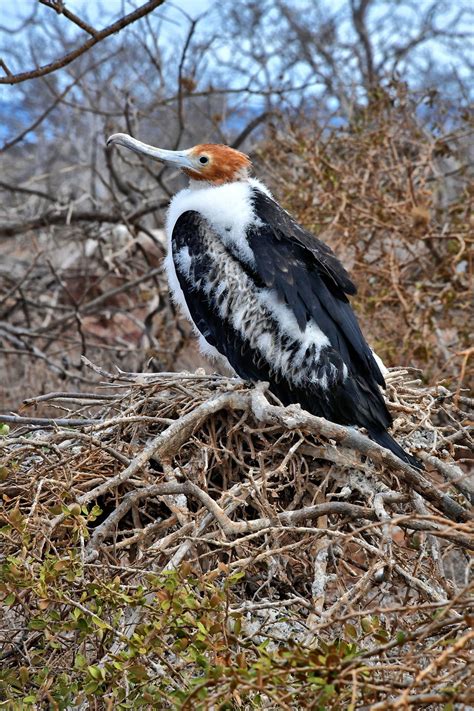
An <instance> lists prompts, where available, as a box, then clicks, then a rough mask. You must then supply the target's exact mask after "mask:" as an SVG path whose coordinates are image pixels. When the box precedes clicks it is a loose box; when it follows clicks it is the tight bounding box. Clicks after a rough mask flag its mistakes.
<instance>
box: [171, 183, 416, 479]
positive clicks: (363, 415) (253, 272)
mask: <svg viewBox="0 0 474 711" xmlns="http://www.w3.org/2000/svg"><path fill="white" fill-rule="evenodd" d="M254 203H255V210H256V213H257V215H258V217H259V219H260V223H259V225H258V227H255V226H254V227H253V228H250V229H249V230H248V233H247V237H248V242H249V246H250V247H251V249H252V250H253V254H254V258H255V260H254V264H249V262H248V261H247V262H243V261H242V260H241V259H239V257H238V255H235V254H233V253H232V251H231V250H228V249H227V248H226V247H225V246H224V245H223V243H222V241H221V239H220V237H219V235H217V234H216V233H215V231H214V230H213V228H212V227H211V226H210V225H209V224H208V223H207V221H206V220H205V219H204V218H203V216H202V215H200V214H199V213H198V212H194V211H188V212H185V213H183V214H182V215H181V216H180V217H179V218H178V220H177V221H176V224H175V226H174V229H173V234H172V249H173V261H174V265H175V269H176V275H177V278H178V281H179V284H180V286H181V289H182V291H183V295H184V298H185V300H186V303H187V306H188V309H189V312H190V314H191V317H192V319H193V321H194V323H195V325H196V327H197V328H198V330H199V331H200V332H201V333H202V335H203V336H204V338H205V339H206V341H207V342H208V343H209V344H210V345H212V346H214V347H215V348H216V349H217V350H218V351H219V352H220V353H221V354H222V355H224V356H226V357H227V358H228V360H229V362H230V364H231V365H232V366H233V367H234V369H235V370H236V372H237V373H238V374H239V375H240V376H241V377H242V378H245V379H249V380H254V381H257V380H264V381H267V382H269V384H270V390H271V391H272V392H273V393H274V394H275V395H276V396H277V397H278V398H279V399H280V400H281V401H282V402H283V404H285V405H288V404H290V403H299V404H300V405H302V407H304V408H305V409H306V410H308V411H309V412H312V413H313V414H314V415H320V416H323V417H326V418H327V419H329V420H332V421H333V422H339V423H341V424H346V425H354V424H356V425H359V426H362V427H366V428H367V430H368V432H369V435H370V436H371V437H372V439H374V440H375V441H376V442H379V444H381V445H382V446H384V447H387V448H388V449H390V450H391V451H392V452H394V453H395V454H396V455H397V456H398V457H400V458H401V459H403V460H404V461H406V462H408V463H409V464H411V465H413V466H421V465H420V463H419V462H418V461H417V460H416V459H415V458H413V457H412V456H411V455H409V454H407V453H406V452H404V450H403V449H402V448H401V447H400V445H399V444H398V443H397V442H396V441H395V440H393V438H392V437H391V436H390V435H389V433H388V432H387V431H386V429H387V427H389V426H390V424H391V421H392V419H391V416H390V413H389V412H388V410H387V407H386V405H385V402H384V400H383V397H382V395H381V392H380V389H379V388H378V385H377V383H380V384H384V380H383V377H382V375H381V373H380V370H379V368H378V366H377V364H376V362H375V360H374V358H373V355H372V352H371V350H370V348H369V347H368V346H367V344H366V343H365V340H364V338H363V336H362V333H361V331H360V328H359V326H358V324H357V320H356V318H355V315H354V313H353V312H352V310H351V308H350V305H349V303H348V301H347V298H346V296H345V294H346V293H353V291H354V289H355V287H354V285H353V284H352V282H351V281H350V279H349V277H348V275H347V273H346V272H345V270H344V268H343V267H342V266H341V264H340V263H339V262H338V260H337V259H336V257H335V256H334V254H333V253H332V252H331V250H330V249H329V247H327V246H326V245H324V244H323V243H321V242H319V241H318V240H315V238H313V237H312V236H311V235H310V234H309V233H307V232H305V231H304V230H303V229H302V228H301V227H299V226H298V225H297V224H296V223H295V222H294V221H293V220H292V219H291V218H290V217H289V215H287V214H286V213H285V212H284V211H282V210H281V208H279V206H278V205H277V204H276V203H275V202H274V201H273V200H271V199H270V198H268V197H267V196H266V195H264V194H263V193H261V192H260V191H255V194H254ZM183 250H184V253H183ZM229 265H230V266H229ZM229 270H230V271H229ZM232 270H233V272H234V273H233V274H232V273H231V272H232ZM226 280H227V281H226ZM223 284H224V285H225V286H227V289H226V288H224V289H223V288H221V285H223ZM269 288H271V289H273V290H274V293H275V292H276V294H277V295H278V297H279V298H280V299H281V300H282V301H283V302H284V303H286V304H287V306H288V308H289V309H291V311H292V312H293V314H294V316H295V318H296V319H297V320H298V322H299V323H300V325H301V327H302V328H303V326H304V325H305V324H306V322H307V321H308V320H310V319H313V318H314V319H315V321H316V323H317V324H318V326H319V328H320V329H321V330H322V331H323V332H324V333H325V334H326V336H327V337H328V339H329V341H330V344H331V345H330V346H326V347H324V348H322V349H320V351H319V353H316V350H315V348H308V350H307V351H306V352H305V353H304V363H303V362H301V361H299V360H298V362H297V366H298V367H299V369H300V370H302V369H304V371H305V378H304V379H303V380H301V379H300V380H298V379H297V378H295V377H294V376H295V368H294V367H292V354H294V353H297V352H298V348H301V339H300V342H299V344H298V343H297V342H295V341H294V340H292V339H291V338H290V337H288V336H286V335H285V334H284V329H282V328H280V324H279V323H278V322H277V321H274V322H273V323H272V318H273V317H272V316H271V314H269V313H268V311H267V312H266V313H264V312H265V309H263V311H260V312H258V310H257V311H256V310H255V302H258V301H259V295H260V296H261V294H262V291H263V292H264V291H267V290H268V289H269ZM229 297H230V298H229ZM242 301H246V302H247V303H249V304H252V303H254V310H253V312H252V308H250V309H249V311H248V313H247V316H246V320H245V322H242V323H241V324H240V326H237V325H236V323H235V318H233V316H232V315H233V314H235V311H238V310H239V308H240V307H241V304H242ZM255 316H256V317H257V318H254V317H255ZM262 333H263V334H264V335H266V336H269V334H272V337H274V338H275V339H276V341H277V351H278V349H280V352H283V353H285V354H286V356H288V361H287V362H288V365H289V367H288V370H287V369H286V368H283V367H281V363H280V368H279V370H278V369H276V368H275V365H274V363H272V362H271V359H270V358H269V357H268V354H267V355H265V353H264V352H263V351H262V348H261V347H259V344H258V336H259V335H260V336H261V335H262ZM256 337H257V340H256ZM305 347H306V346H305ZM300 352H301V350H300ZM343 360H344V362H345V364H346V366H347V367H348V371H349V373H348V377H343V371H344V368H343ZM293 366H294V363H293ZM298 367H297V368H296V372H297V371H298ZM313 374H316V375H317V376H318V377H319V378H320V379H319V381H318V377H316V378H315V379H313V378H312V377H311V376H312V375H313ZM306 376H308V377H306ZM321 376H322V377H323V378H327V384H326V385H324V386H323V385H322V384H321V383H322V381H321ZM328 385H329V386H328Z"/></svg>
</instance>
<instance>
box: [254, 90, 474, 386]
mask: <svg viewBox="0 0 474 711" xmlns="http://www.w3.org/2000/svg"><path fill="white" fill-rule="evenodd" d="M428 99H430V97H428ZM431 99H432V97H431ZM426 100H427V98H426V97H423V101H424V102H426ZM423 101H422V100H421V99H420V103H421V106H420V105H418V106H416V103H417V101H416V97H413V96H408V95H407V93H406V90H405V87H404V86H403V85H402V84H397V85H395V86H393V87H391V88H389V89H388V90H387V92H386V93H384V92H382V91H381V90H380V91H379V92H378V93H377V94H376V95H374V96H373V100H372V102H371V103H370V104H369V105H368V107H367V108H366V109H363V110H362V109H361V110H360V111H359V113H357V114H356V115H355V116H354V119H353V121H352V123H351V125H350V126H344V127H342V128H333V127H331V126H330V125H329V126H328V125H322V124H321V122H316V123H315V124H313V125H311V124H305V125H304V126H301V125H300V124H296V125H292V124H288V125H286V126H285V130H283V131H275V133H274V135H273V136H272V137H271V139H270V140H267V141H266V142H265V143H264V144H263V145H262V146H260V147H259V148H258V151H257V154H258V156H259V163H260V166H259V170H260V171H262V172H263V173H264V174H265V175H266V179H267V181H268V183H269V184H270V185H271V187H272V188H273V191H274V194H275V196H276V198H277V199H278V200H280V201H281V202H282V204H283V205H284V206H285V207H286V209H287V210H288V211H289V212H291V213H292V214H293V215H294V216H295V217H296V218H297V219H298V220H299V221H300V222H301V223H302V224H303V225H304V226H305V227H306V228H307V229H308V230H310V231H311V232H313V233H314V234H315V235H317V236H319V237H321V238H322V239H324V240H325V241H327V242H328V243H329V244H330V245H331V246H332V248H333V249H334V250H335V252H336V254H337V255H338V256H339V257H340V258H341V260H342V262H343V263H344V265H345V266H346V267H347V268H348V269H349V272H350V273H351V275H352V277H353V280H354V282H355V284H356V285H357V287H358V294H357V296H356V297H355V298H354V299H353V303H354V308H355V310H356V312H357V314H358V316H359V318H360V320H361V322H362V326H363V331H364V333H365V335H366V337H367V339H368V341H369V343H370V344H371V346H372V347H373V348H374V350H375V351H376V352H377V354H378V355H380V357H381V358H382V360H383V361H384V362H385V363H386V364H387V365H388V366H400V365H410V366H417V367H419V368H421V369H422V370H423V372H424V376H425V377H426V379H427V380H428V382H433V383H434V382H439V380H440V379H442V378H446V379H447V381H448V382H450V383H451V384H452V385H455V386H456V387H457V386H460V385H461V384H463V385H464V387H467V386H468V384H469V373H468V364H469V358H470V357H472V354H473V349H472V343H471V334H472V318H473V316H474V314H473V312H472V275H473V261H472V244H473V228H474V222H473V217H472V214H473V212H472V208H473V198H474V191H473V190H472V177H473V169H474V166H473V159H474V156H473V155H470V153H472V126H470V125H469V123H468V118H469V117H467V116H463V117H460V121H461V125H460V127H458V128H457V129H456V130H453V131H452V132H450V133H446V130H445V131H444V132H442V133H441V132H440V131H439V129H437V127H436V126H434V127H433V130H432V131H430V130H428V128H427V127H426V123H422V121H421V120H419V119H417V111H418V113H419V112H422V111H424V112H425V113H426V112H427V110H428V109H427V107H426V106H424V105H423ZM445 118H446V117H445ZM448 123H449V122H448ZM471 376H472V372H471ZM470 383H471V384H472V378H471V380H470Z"/></svg>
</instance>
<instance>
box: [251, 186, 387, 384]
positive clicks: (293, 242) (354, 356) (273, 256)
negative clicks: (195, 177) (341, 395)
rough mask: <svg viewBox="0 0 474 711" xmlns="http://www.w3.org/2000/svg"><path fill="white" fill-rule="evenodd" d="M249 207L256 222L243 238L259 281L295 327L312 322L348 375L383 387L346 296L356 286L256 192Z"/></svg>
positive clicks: (329, 254)
mask: <svg viewBox="0 0 474 711" xmlns="http://www.w3.org/2000/svg"><path fill="white" fill-rule="evenodd" d="M253 205H254V211H255V215H256V217H257V218H258V221H257V224H256V225H254V226H252V227H251V228H250V229H249V230H248V231H247V238H248V242H249V246H250V248H251V249H252V251H253V253H254V256H255V264H256V273H258V276H259V278H260V279H262V280H263V281H264V283H265V285H266V286H267V287H269V288H272V289H274V290H275V291H276V292H277V294H278V296H279V298H280V299H281V300H283V301H284V303H285V304H286V305H287V306H288V307H289V308H290V309H291V310H292V311H293V313H294V315H295V317H296V319H297V321H298V325H299V326H300V328H304V327H305V325H306V323H307V321H309V320H310V319H311V318H313V319H314V321H315V322H316V323H317V324H318V326H319V328H320V329H321V330H322V331H323V333H325V335H326V336H327V337H328V339H329V341H330V343H331V345H332V347H333V348H334V349H335V350H336V351H337V352H338V353H340V354H341V356H342V358H343V360H344V362H345V363H346V365H347V366H348V368H349V371H350V372H351V373H352V374H353V375H361V376H362V377H364V378H365V379H368V380H369V382H370V381H372V380H374V381H375V382H376V383H377V384H379V385H382V386H383V387H385V381H384V379H383V375H382V373H381V372H380V369H379V367H378V365H377V363H376V361H375V359H374V356H373V353H372V351H371V349H370V348H369V346H368V345H367V343H366V341H365V339H364V336H363V335H362V332H361V330H360V326H359V324H358V322H357V318H356V316H355V314H354V312H353V310H352V308H351V306H350V304H349V302H348V299H347V296H346V294H355V293H356V287H355V285H354V284H353V283H352V281H351V280H350V278H349V275H348V274H347V272H346V270H345V269H344V267H343V266H342V264H341V263H340V262H339V260H338V259H337V257H336V256H335V254H334V252H333V251H332V250H331V249H330V247H328V245H327V244H325V243H324V242H321V241H320V240H318V239H316V237H314V236H313V235H312V234H311V233H309V232H307V231H306V230H304V229H303V228H302V227H301V226H300V225H298V223H297V222H295V220H293V218H292V217H291V216H290V215H289V214H288V213H287V212H285V210H283V209H282V208H281V207H280V206H279V205H278V204H277V203H276V202H275V201H274V200H272V199H271V198H270V197H268V195H266V194H265V193H263V192H262V191H261V190H257V189H254V190H253Z"/></svg>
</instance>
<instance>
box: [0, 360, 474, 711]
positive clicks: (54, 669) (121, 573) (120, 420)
mask: <svg viewBox="0 0 474 711" xmlns="http://www.w3.org/2000/svg"><path fill="white" fill-rule="evenodd" d="M102 377H103V383H104V384H103V387H102V388H97V389H96V390H95V391H94V392H93V393H76V394H74V393H69V394H68V393H54V394H51V395H50V396H48V397H47V398H45V397H43V398H41V397H40V398H36V399H33V400H32V401H29V402H28V406H29V407H34V408H35V410H36V411H37V412H36V415H37V416H39V417H40V416H41V410H42V408H44V407H45V405H48V406H49V407H54V408H55V409H57V411H58V415H60V417H58V418H56V421H55V422H54V423H53V422H51V420H49V421H48V419H46V420H41V419H36V425H35V426H34V427H33V426H32V425H31V426H30V427H29V428H28V429H26V430H25V429H24V428H22V429H20V430H18V431H17V432H16V433H15V434H14V435H11V436H9V437H4V438H2V439H3V442H2V450H3V452H4V455H5V456H4V460H3V462H4V464H3V466H2V469H1V479H2V483H1V484H0V493H1V495H2V497H3V500H4V503H5V506H4V511H3V514H2V528H1V529H0V535H1V537H2V547H3V553H4V559H3V570H2V582H1V584H0V591H1V594H2V597H3V602H2V606H3V609H4V617H3V623H2V625H1V628H0V653H1V655H2V667H3V670H2V671H1V672H0V689H1V690H2V693H3V696H4V698H9V699H10V704H9V708H12V709H20V708H24V707H25V705H31V706H37V705H39V706H40V707H46V706H47V707H49V708H61V709H62V708H116V707H117V708H169V707H171V708H182V709H194V708H196V707H198V708H229V709H230V708H249V709H250V708H262V707H263V708H275V709H276V708H278V709H280V708H283V709H295V708H298V709H300V708H301V709H303V708H308V709H309V708H311V709H316V708H317V709H326V708H327V709H329V708H334V709H347V708H352V709H355V708H371V709H401V708H415V707H416V708H421V707H428V708H441V707H442V708H444V709H450V708H452V709H454V708H456V709H458V708H465V707H466V708H467V706H465V704H468V703H469V688H470V681H469V680H470V671H469V654H470V652H469V648H470V645H471V644H472V639H473V635H474V632H473V631H472V622H473V618H472V613H471V612H470V611H469V610H470V608H469V605H470V603H471V593H472V587H471V581H470V564H469V555H470V551H471V550H472V549H473V547H474V537H473V535H472V534H473V529H472V520H471V519H470V514H469V501H471V502H472V501H473V500H474V482H472V480H469V479H468V478H466V476H465V475H463V472H462V470H461V469H459V468H458V467H456V466H454V465H453V464H452V463H451V456H450V455H452V454H453V453H454V451H455V448H456V447H457V446H458V445H459V443H460V442H463V443H464V446H466V445H467V444H468V443H470V441H471V440H470V438H469V436H468V435H467V434H466V431H465V428H464V423H465V420H466V407H469V405H470V402H469V401H468V400H467V398H464V397H461V398H460V400H459V402H458V404H457V405H456V403H455V398H454V396H453V393H450V392H449V391H447V390H446V389H444V388H440V387H434V388H423V387H421V385H420V381H419V380H413V377H411V378H410V376H409V375H408V374H407V372H406V371H398V372H397V371H395V372H392V373H391V375H390V377H389V388H388V396H389V400H390V404H391V408H392V411H393V414H394V416H395V417H396V423H395V431H396V435H397V437H398V439H399V440H400V441H401V442H404V445H405V446H407V447H410V448H411V449H412V451H417V453H418V455H419V456H420V457H422V458H423V459H424V461H425V463H426V466H427V471H426V472H423V473H420V472H416V471H414V470H413V469H411V468H410V467H409V466H407V465H404V464H403V463H401V462H400V461H399V460H398V459H397V458H396V457H394V456H393V455H392V454H391V453H390V452H387V451H386V450H384V449H382V448H380V447H379V446H378V445H375V444H374V443H373V442H371V441H370V440H368V439H367V438H366V437H365V436H364V435H363V434H361V433H358V432H357V431H355V430H352V429H350V428H345V427H341V426H338V425H334V424H332V423H329V422H327V421H326V420H323V419H320V418H316V417H313V416H310V415H308V414H307V413H305V412H304V411H303V410H301V409H300V408H299V407H290V408H283V407H281V406H279V405H278V404H275V403H272V402H271V399H268V396H267V393H266V392H265V388H264V387H257V388H250V387H249V386H248V385H246V384H244V383H242V382H241V381H239V380H236V379H231V378H224V377H220V376H216V377H214V378H209V377H208V376H204V375H199V374H198V375H187V376H186V375H179V374H178V375H174V374H168V375H166V374H162V375H156V376H147V377H145V376H143V375H132V374H130V375H127V374H122V375H120V376H115V377H114V376H111V375H107V374H106V373H103V372H102ZM471 404H472V403H471ZM81 420H82V423H83V424H82V425H80V423H81ZM32 422H35V420H32ZM45 427H46V429H45Z"/></svg>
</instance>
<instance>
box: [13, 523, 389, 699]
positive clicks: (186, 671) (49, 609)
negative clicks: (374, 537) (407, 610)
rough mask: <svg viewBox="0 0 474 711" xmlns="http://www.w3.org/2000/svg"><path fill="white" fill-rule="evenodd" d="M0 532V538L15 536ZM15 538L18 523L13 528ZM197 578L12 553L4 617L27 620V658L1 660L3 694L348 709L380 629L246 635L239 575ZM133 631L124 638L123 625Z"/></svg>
mask: <svg viewBox="0 0 474 711" xmlns="http://www.w3.org/2000/svg"><path fill="white" fill-rule="evenodd" d="M11 534H12V529H10V530H9V531H8V532H7V531H6V530H5V529H3V530H2V533H1V535H3V536H5V535H11ZM17 534H18V535H21V525H18V527H17ZM225 573H226V571H225V567H224V566H223V569H222V572H221V574H220V575H219V576H218V577H216V575H215V574H212V575H208V576H204V577H200V578H199V577H197V576H195V575H194V574H193V571H192V570H191V569H190V566H189V565H188V564H185V565H183V566H182V567H181V569H180V570H179V571H172V572H167V573H164V574H161V575H153V574H145V575H143V579H142V582H141V584H139V585H137V584H136V582H135V583H134V584H133V585H129V584H127V583H126V582H125V581H124V580H122V579H121V578H120V577H118V576H116V577H115V578H111V579H108V578H107V577H106V576H104V577H101V576H100V575H96V576H94V577H91V576H90V572H89V574H88V573H87V571H86V569H85V568H84V566H83V565H82V564H81V562H80V560H79V559H78V558H77V556H75V555H73V554H71V555H69V556H65V557H62V558H59V557H55V556H52V555H49V556H47V557H46V558H45V560H44V561H42V562H41V561H39V560H38V559H37V558H36V556H34V555H33V554H32V553H31V552H28V551H26V550H25V551H24V555H23V556H22V557H9V558H7V559H6V560H5V561H4V562H3V565H2V569H1V576H0V595H1V598H2V600H1V605H2V607H3V611H4V614H7V615H8V613H9V612H10V613H14V614H15V615H17V616H18V618H21V619H23V622H24V625H25V632H26V635H27V636H28V637H29V640H30V643H29V645H28V646H29V651H28V656H29V661H30V664H29V665H27V664H26V663H24V664H22V665H21V666H19V665H18V664H17V663H15V664H11V663H9V662H8V659H7V660H6V663H4V664H3V667H2V669H1V670H0V698H2V699H8V700H9V702H8V703H9V708H11V709H17V708H18V709H20V708H28V707H29V706H31V707H34V706H36V705H38V704H39V705H40V706H41V705H47V704H48V703H49V704H52V705H53V706H54V707H55V708H58V709H66V708H68V706H70V705H71V704H78V703H81V702H84V701H86V702H91V703H92V701H93V699H97V697H101V698H102V699H103V700H104V704H105V707H109V708H119V709H135V708H136V709H139V708H145V707H150V706H151V707H152V708H158V707H159V708H189V709H191V708H200V707H202V708H205V707H206V705H207V704H208V703H211V700H212V703H214V704H217V705H218V707H219V708H222V709H225V708H228V709H230V708H235V707H237V706H238V705H239V704H246V707H247V708H262V706H263V704H264V701H265V700H268V699H271V700H273V701H276V700H279V701H280V702H281V703H285V704H296V705H303V704H304V703H305V702H306V700H307V698H308V695H309V696H310V697H311V699H312V706H311V708H314V709H325V708H341V709H342V708H347V707H348V704H349V701H350V698H351V693H352V684H353V680H354V679H357V680H358V684H359V685H362V686H361V688H362V687H363V684H364V681H365V680H366V679H368V678H369V676H370V670H369V668H368V667H367V666H366V665H364V663H363V662H362V661H360V660H358V655H359V654H360V652H361V651H363V647H361V646H360V645H361V643H362V641H363V639H364V638H365V637H367V635H370V634H373V636H377V635H375V632H376V631H378V633H379V636H380V632H381V629H382V628H381V626H380V623H379V622H378V621H375V620H374V618H370V620H369V623H367V622H366V621H365V618H364V619H363V620H362V621H361V624H360V625H358V626H357V627H356V626H354V625H352V624H348V625H346V628H345V637H346V639H335V640H333V641H329V642H327V641H326V642H325V641H323V640H320V641H319V643H318V645H317V646H315V645H312V646H311V647H306V646H305V645H302V644H296V643H294V642H292V641H291V640H290V641H286V642H284V643H283V642H276V641H274V640H271V639H270V638H269V637H266V636H265V635H263V634H262V635H259V636H257V637H252V638H250V637H249V635H248V634H247V633H246V631H245V629H246V626H245V617H244V614H243V613H240V612H237V613H231V612H230V611H229V610H230V605H231V603H232V602H234V601H235V599H236V596H235V593H234V588H235V586H236V585H238V583H239V582H240V580H241V578H242V575H243V574H242V573H239V574H237V575H229V576H226V574H225ZM134 614H137V619H138V620H139V622H138V624H137V625H136V626H135V627H134V629H133V631H132V633H131V634H130V635H128V634H127V624H126V621H127V619H129V618H130V616H131V615H132V616H133V615H134Z"/></svg>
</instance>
